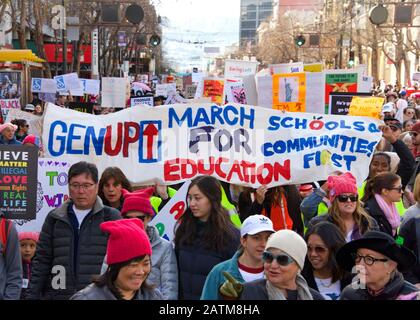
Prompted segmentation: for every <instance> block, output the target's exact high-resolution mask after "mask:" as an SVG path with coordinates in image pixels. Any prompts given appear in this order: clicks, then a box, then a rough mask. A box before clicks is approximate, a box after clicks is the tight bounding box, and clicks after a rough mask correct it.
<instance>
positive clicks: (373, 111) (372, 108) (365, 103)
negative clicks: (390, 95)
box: [349, 97, 385, 119]
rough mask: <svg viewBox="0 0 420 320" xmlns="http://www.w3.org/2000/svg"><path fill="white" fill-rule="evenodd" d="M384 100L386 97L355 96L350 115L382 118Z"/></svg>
mask: <svg viewBox="0 0 420 320" xmlns="http://www.w3.org/2000/svg"><path fill="white" fill-rule="evenodd" d="M384 102H385V98H382V97H353V99H352V101H351V104H350V108H349V115H350V116H364V117H372V118H376V119H380V115H381V111H382V106H383V104H384Z"/></svg>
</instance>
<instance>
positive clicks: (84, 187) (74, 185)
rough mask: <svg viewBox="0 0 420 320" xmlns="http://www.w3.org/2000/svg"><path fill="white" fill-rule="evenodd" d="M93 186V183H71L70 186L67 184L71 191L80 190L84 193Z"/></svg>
mask: <svg viewBox="0 0 420 320" xmlns="http://www.w3.org/2000/svg"><path fill="white" fill-rule="evenodd" d="M94 185H95V183H83V184H78V183H71V184H69V186H70V189H71V190H79V189H80V188H81V189H82V190H83V191H86V190H88V189H90V188H92V186H94Z"/></svg>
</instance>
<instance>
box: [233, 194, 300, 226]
mask: <svg viewBox="0 0 420 320" xmlns="http://www.w3.org/2000/svg"><path fill="white" fill-rule="evenodd" d="M300 203H301V198H300V195H299V191H298V189H297V188H296V186H282V187H274V188H270V189H267V188H266V187H265V186H261V187H259V188H258V189H257V190H256V191H253V190H252V189H248V190H246V191H244V192H242V193H241V194H240V195H239V203H238V207H239V214H240V216H241V220H242V221H243V220H245V219H246V218H247V217H249V216H250V215H252V214H262V215H264V216H266V217H268V218H270V219H271V221H273V225H274V230H276V231H278V230H282V229H289V230H294V231H296V232H297V233H299V234H303V222H302V218H301V216H300Z"/></svg>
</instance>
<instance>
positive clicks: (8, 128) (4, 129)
mask: <svg viewBox="0 0 420 320" xmlns="http://www.w3.org/2000/svg"><path fill="white" fill-rule="evenodd" d="M17 128H18V127H17V125H14V124H13V123H10V122H7V123H4V124H2V125H0V144H22V143H21V142H20V141H18V140H16V137H15V132H16V130H17Z"/></svg>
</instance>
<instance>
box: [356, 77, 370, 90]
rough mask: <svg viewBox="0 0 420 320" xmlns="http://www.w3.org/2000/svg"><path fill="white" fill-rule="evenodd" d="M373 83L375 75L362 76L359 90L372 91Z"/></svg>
mask: <svg viewBox="0 0 420 320" xmlns="http://www.w3.org/2000/svg"><path fill="white" fill-rule="evenodd" d="M372 83H373V77H369V76H362V81H361V82H360V86H359V89H358V91H359V92H366V93H371V91H372Z"/></svg>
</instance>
